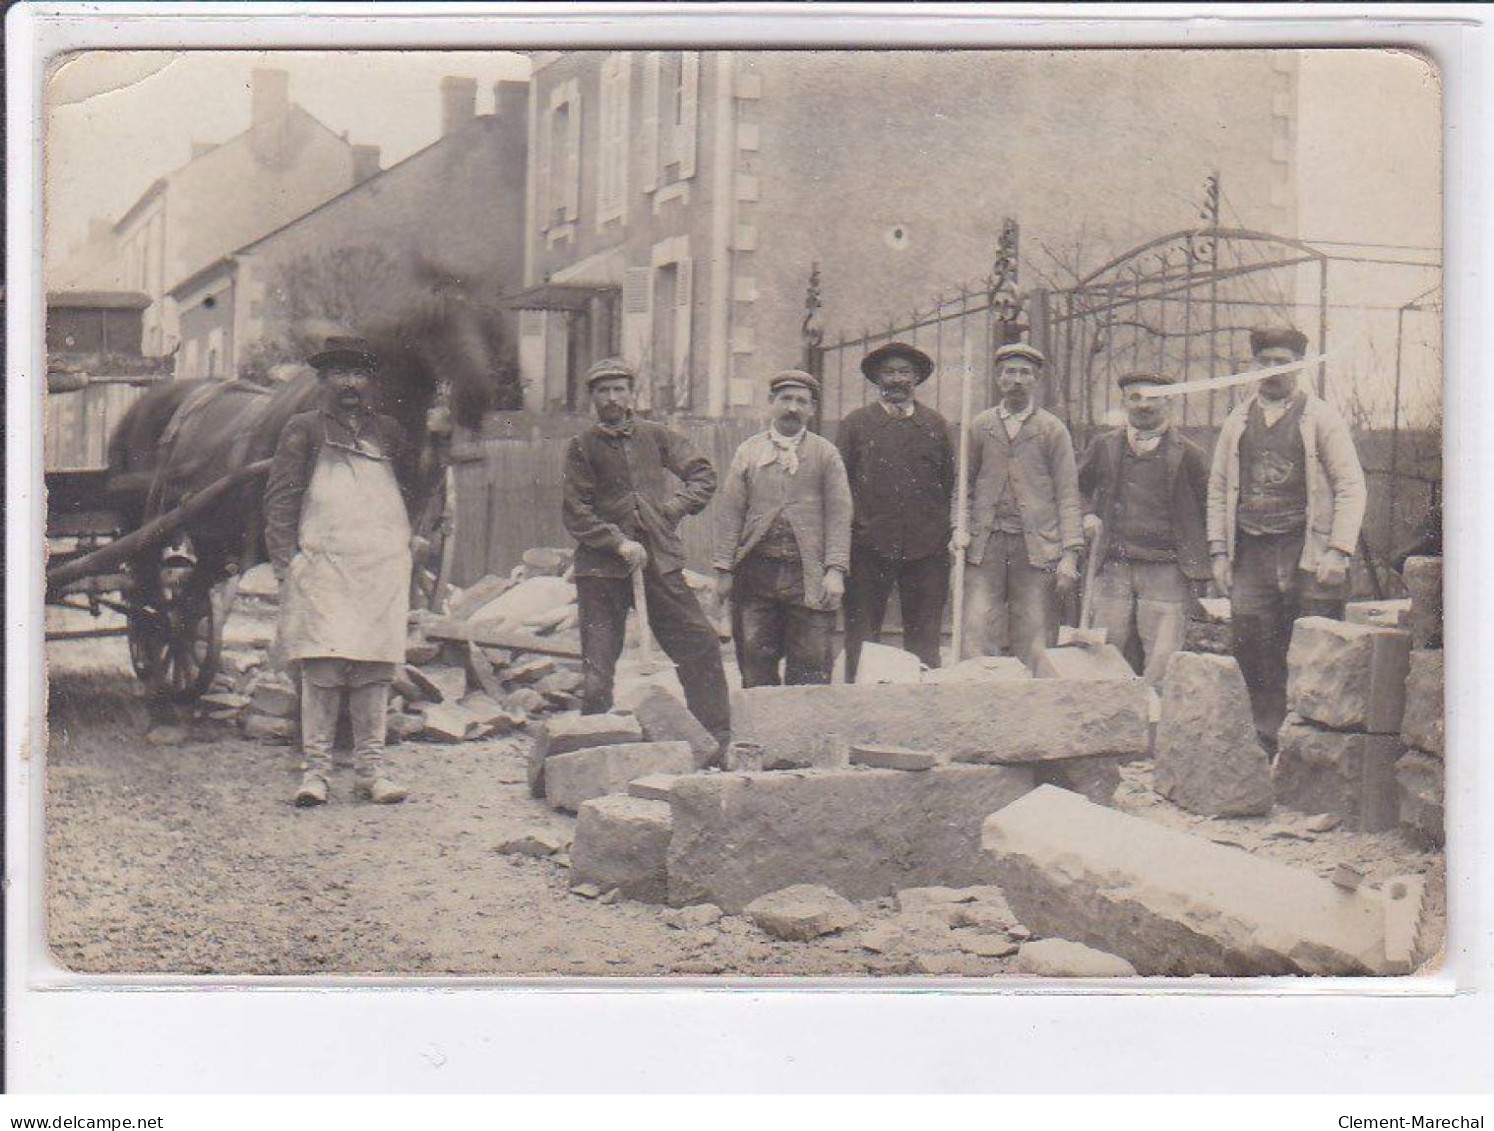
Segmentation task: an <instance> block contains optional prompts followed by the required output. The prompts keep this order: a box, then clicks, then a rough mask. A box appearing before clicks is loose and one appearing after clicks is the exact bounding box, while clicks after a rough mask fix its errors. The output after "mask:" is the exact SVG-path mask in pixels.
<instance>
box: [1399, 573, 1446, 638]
mask: <svg viewBox="0 0 1494 1131" xmlns="http://www.w3.org/2000/svg"><path fill="white" fill-rule="evenodd" d="M1401 580H1402V581H1404V582H1405V583H1406V592H1407V593H1409V594H1411V642H1412V644H1411V646H1412V647H1413V648H1441V647H1442V559H1441V558H1434V557H1410V558H1407V559H1406V564H1405V565H1404V566H1403V567H1402V569H1401Z"/></svg>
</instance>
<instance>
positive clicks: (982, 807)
mask: <svg viewBox="0 0 1494 1131" xmlns="http://www.w3.org/2000/svg"><path fill="white" fill-rule="evenodd" d="M884 690H886V689H884ZM1031 788H1032V774H1031V771H1030V770H1029V769H1027V768H1026V767H1020V766H936V767H934V768H933V769H932V770H928V771H926V772H924V773H918V774H909V773H903V772H901V771H898V770H868V769H845V770H794V771H788V772H776V773H760V774H733V773H725V774H718V773H711V774H691V775H689V776H687V777H682V778H680V779H679V780H678V781H676V782H675V783H674V787H673V788H672V789H671V790H670V793H669V802H670V806H671V809H672V811H673V814H674V829H675V832H674V837H673V839H672V840H671V842H670V846H669V902H670V903H672V904H676V905H680V904H686V903H701V902H711V903H716V904H719V905H720V906H721V907H723V908H725V909H726V910H727V911H730V912H734V911H738V910H740V909H741V908H742V907H744V906H746V905H747V904H748V903H750V902H751V901H752V900H754V899H756V898H757V897H758V896H760V895H763V894H765V893H767V892H770V891H775V890H777V889H778V888H782V887H788V886H790V885H792V884H799V883H817V884H824V885H826V886H828V887H831V888H834V889H835V890H836V891H838V892H840V893H841V894H842V895H844V896H846V897H848V898H850V899H874V898H876V897H878V896H885V895H891V894H893V893H894V892H897V891H899V890H900V889H902V888H907V887H920V886H927V885H949V886H957V887H964V886H968V885H971V884H987V883H990V882H991V881H992V877H993V870H992V867H991V863H990V861H989V860H988V859H987V858H985V857H984V856H983V855H982V853H981V851H980V825H981V822H982V821H983V820H984V819H985V817H986V816H988V815H989V814H991V813H994V812H995V811H996V810H997V809H999V808H1001V807H1002V806H1003V805H1006V804H1007V803H1009V802H1011V801H1013V800H1015V799H1016V798H1018V797H1020V796H1021V795H1022V794H1023V793H1025V792H1027V791H1028V790H1029V789H1031Z"/></svg>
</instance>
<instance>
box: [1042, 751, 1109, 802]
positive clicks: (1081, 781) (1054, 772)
mask: <svg viewBox="0 0 1494 1131" xmlns="http://www.w3.org/2000/svg"><path fill="white" fill-rule="evenodd" d="M1131 760H1132V759H1130V758H1109V757H1105V756H1102V755H1096V756H1095V757H1093V758H1065V759H1064V760H1063V761H1061V762H1039V763H1036V764H1035V765H1034V766H1033V767H1032V772H1033V776H1034V780H1035V781H1036V782H1037V784H1038V785H1056V786H1058V787H1059V788H1060V789H1067V790H1071V791H1072V792H1074V793H1082V794H1083V795H1084V796H1085V797H1087V798H1089V799H1090V800H1091V801H1093V802H1094V803H1095V804H1096V805H1109V804H1111V803H1112V802H1113V801H1114V800H1115V791H1116V790H1117V789H1119V788H1120V782H1121V766H1123V765H1124V764H1125V763H1126V762H1128V761H1131Z"/></svg>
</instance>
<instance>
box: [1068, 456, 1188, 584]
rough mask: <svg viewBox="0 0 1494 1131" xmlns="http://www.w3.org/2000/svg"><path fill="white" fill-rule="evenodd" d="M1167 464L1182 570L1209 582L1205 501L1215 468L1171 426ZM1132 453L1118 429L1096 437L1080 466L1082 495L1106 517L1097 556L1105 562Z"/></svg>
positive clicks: (1117, 524) (1173, 525) (1169, 492)
mask: <svg viewBox="0 0 1494 1131" xmlns="http://www.w3.org/2000/svg"><path fill="white" fill-rule="evenodd" d="M1159 448H1160V456H1161V458H1162V459H1163V460H1165V461H1166V465H1167V498H1168V500H1169V505H1170V506H1171V508H1172V530H1173V534H1174V535H1175V536H1176V539H1177V554H1178V569H1180V570H1181V571H1182V572H1183V575H1184V576H1185V577H1188V578H1191V579H1193V580H1194V581H1204V580H1207V579H1208V577H1209V547H1208V542H1207V540H1206V539H1205V537H1204V497H1205V495H1206V494H1207V492H1208V482H1209V464H1208V457H1207V456H1205V455H1204V453H1203V449H1202V448H1200V447H1199V446H1198V445H1197V444H1195V443H1194V442H1193V441H1192V440H1190V439H1188V437H1186V436H1184V435H1183V434H1182V433H1180V432H1179V431H1178V430H1177V429H1176V428H1169V429H1168V430H1167V432H1166V434H1164V435H1163V437H1162V440H1161V443H1160V445H1159ZM1125 451H1126V430H1125V428H1116V429H1114V430H1112V431H1110V432H1104V433H1101V434H1100V435H1099V436H1096V437H1095V439H1094V441H1093V442H1092V443H1091V444H1090V445H1089V449H1088V450H1087V451H1086V452H1085V453H1084V459H1083V460H1082V461H1080V464H1079V491H1080V493H1081V494H1083V496H1084V498H1085V499H1086V500H1087V502H1088V508H1089V513H1090V514H1095V515H1099V516H1100V520H1101V521H1102V522H1103V523H1104V530H1103V531H1102V532H1101V534H1100V541H1099V544H1098V545H1096V546H1095V548H1094V552H1095V554H1096V555H1098V557H1099V560H1100V561H1102V562H1103V561H1104V560H1105V558H1106V557H1107V555H1108V554H1109V552H1110V540H1111V538H1112V537H1114V535H1115V532H1116V531H1117V530H1118V529H1119V522H1120V507H1119V503H1120V473H1121V461H1122V460H1123V459H1124V457H1125Z"/></svg>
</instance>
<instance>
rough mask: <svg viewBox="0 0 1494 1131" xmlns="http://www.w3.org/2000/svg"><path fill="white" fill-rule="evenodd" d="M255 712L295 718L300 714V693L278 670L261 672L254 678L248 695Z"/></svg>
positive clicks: (276, 716)
mask: <svg viewBox="0 0 1494 1131" xmlns="http://www.w3.org/2000/svg"><path fill="white" fill-rule="evenodd" d="M249 700H250V705H251V707H252V709H253V711H254V713H255V714H258V715H272V716H274V717H275V718H277V719H296V718H300V716H301V694H300V691H299V690H298V689H297V687H296V685H295V684H293V683H292V682H291V681H290V680H289V679H287V678H286V677H285V676H283V675H281V674H280V673H279V672H261V673H260V674H259V675H258V676H257V677H256V678H255V680H254V690H253V691H252V692H250V695H249Z"/></svg>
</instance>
